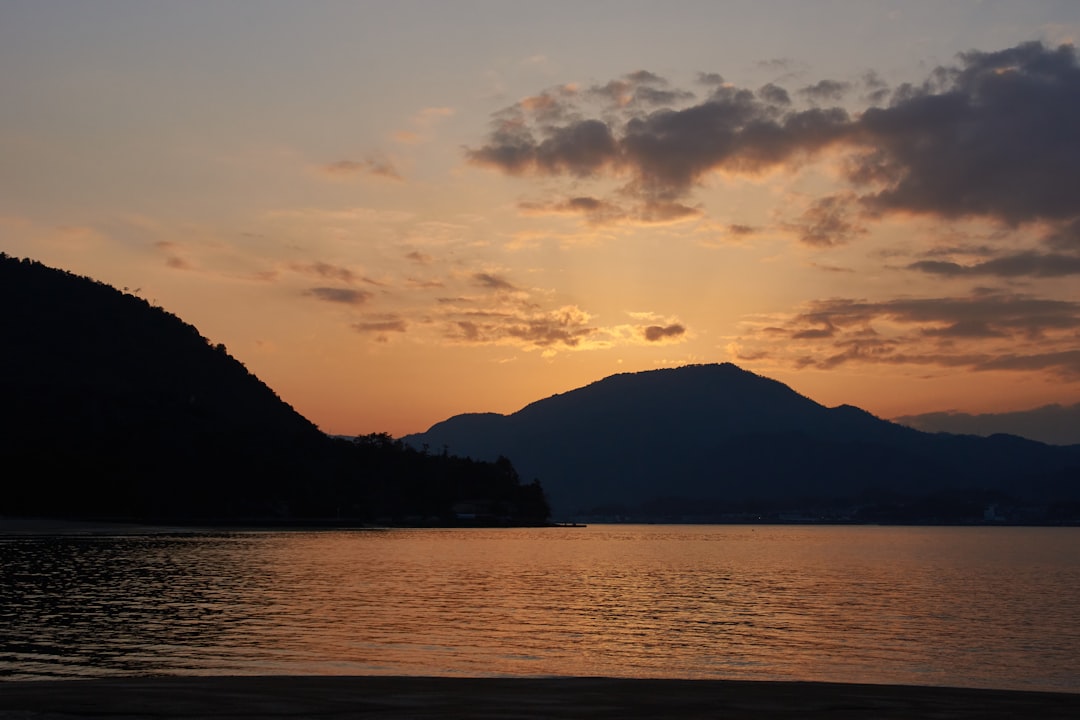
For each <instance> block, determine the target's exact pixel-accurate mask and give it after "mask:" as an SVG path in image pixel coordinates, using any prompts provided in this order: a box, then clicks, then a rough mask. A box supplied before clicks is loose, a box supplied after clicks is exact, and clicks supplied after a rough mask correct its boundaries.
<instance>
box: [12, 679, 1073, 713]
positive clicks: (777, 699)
mask: <svg viewBox="0 0 1080 720" xmlns="http://www.w3.org/2000/svg"><path fill="white" fill-rule="evenodd" d="M147 717H153V718H160V719H164V720H180V719H181V718H192V719H194V718H207V717H213V718H215V719H216V720H230V719H233V718H236V719H240V718H245V719H250V718H310V717H319V718H352V717H364V718H419V719H423V718H517V719H518V720H529V719H532V718H755V719H758V720H760V719H761V718H807V719H811V720H812V719H814V718H822V719H824V718H829V719H830V720H832V719H837V718H878V719H888V718H904V719H905V720H910V719H911V718H937V719H942V720H944V719H951V718H1041V719H1043V720H1045V719H1047V718H1077V717H1080V694H1060V693H1029V692H1015V691H1001V690H969V689H955V688H919V687H897V686H882V685H844V684H825V683H774V682H734V681H701V680H634V679H612V678H542V679H532V678H413V677H410V678H405V677H158V678H125V679H116V680H71V681H29V682H7V683H0V718H3V719H5V720H8V719H11V720H14V719H15V718H19V719H20V720H59V719H60V718H65V719H69V720H74V719H76V718H94V719H95V720H106V719H108V718H117V719H119V718H125V719H128V720H130V719H131V718H147Z"/></svg>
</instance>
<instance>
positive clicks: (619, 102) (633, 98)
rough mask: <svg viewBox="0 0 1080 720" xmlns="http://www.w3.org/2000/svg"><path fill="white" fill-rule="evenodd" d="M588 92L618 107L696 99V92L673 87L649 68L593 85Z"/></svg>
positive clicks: (669, 103) (663, 103)
mask: <svg viewBox="0 0 1080 720" xmlns="http://www.w3.org/2000/svg"><path fill="white" fill-rule="evenodd" d="M588 94H589V95H591V96H593V97H598V98H601V99H602V100H604V101H606V102H607V103H609V104H610V105H612V106H614V107H618V108H626V107H653V106H662V105H672V104H675V103H680V102H684V101H687V100H693V99H694V93H692V92H690V91H688V90H679V89H677V88H672V87H671V86H670V84H669V83H668V81H667V80H665V79H664V78H662V77H660V76H659V75H656V74H654V73H651V72H649V71H647V70H638V71H637V72H633V73H630V74H629V75H625V76H623V77H622V78H620V79H618V80H612V81H610V82H608V83H607V84H605V85H596V86H593V87H591V88H589V90H588Z"/></svg>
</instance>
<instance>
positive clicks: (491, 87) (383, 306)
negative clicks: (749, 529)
mask: <svg viewBox="0 0 1080 720" xmlns="http://www.w3.org/2000/svg"><path fill="white" fill-rule="evenodd" d="M1078 36H1080V3H1077V2H1074V1H1073V0H1063V1H1061V2H1047V1H1040V0H1024V1H1023V2H1020V1H1016V2H991V1H983V2H976V1H970V0H953V1H951V2H947V3H942V2H919V1H918V0H904V1H903V2H886V1H884V0H882V1H878V2H874V1H867V0H861V1H858V2H842V1H839V0H835V1H832V2H830V1H828V0H821V1H817V2H804V1H801V0H796V1H792V2H779V1H768V0H754V1H753V2H739V1H732V2H713V1H708V2H687V1H679V0H667V1H665V2H635V1H632V0H620V1H618V2H604V1H602V0H596V1H590V2H561V1H558V0H556V1H550V0H549V1H548V2H544V3H527V2H516V1H514V2H512V1H509V0H507V1H504V2H479V1H475V0H455V1H454V2H436V1H434V0H432V1H430V2H410V1H407V0H406V1H397V2H333V1H331V0H319V1H316V2H293V1H292V0H289V1H287V2H275V1H274V0H252V1H246V0H228V1H226V2H221V1H218V0H214V1H204V0H185V1H184V2H158V1H156V0H128V1H113V0H88V1H85V2H83V1H76V0H69V1H67V2H59V1H55V0H0V67H3V68H4V70H3V72H2V73H0V97H2V98H3V102H2V104H0V251H3V252H6V253H7V254H9V255H14V256H16V257H30V258H33V259H35V260H39V261H41V262H43V263H45V264H47V265H52V266H55V267H61V268H64V269H66V270H70V271H72V272H75V273H78V274H81V275H88V276H91V277H93V278H95V279H98V280H101V281H104V282H107V283H109V284H111V285H114V286H116V287H118V288H122V289H126V290H127V291H128V292H132V293H134V294H136V295H138V296H140V297H142V298H144V299H146V300H148V301H150V302H152V303H153V304H155V305H159V306H161V307H163V308H165V309H166V310H168V311H170V312H173V313H175V314H177V315H178V316H180V317H181V318H183V319H184V320H185V321H187V322H189V323H191V324H193V325H195V326H196V327H197V328H198V329H199V331H200V332H201V333H202V334H203V335H204V336H206V337H207V338H209V339H210V340H211V341H212V342H214V343H224V344H225V345H226V346H227V348H228V350H229V352H230V353H231V354H232V355H233V356H234V357H236V358H237V359H239V360H240V361H241V362H243V363H244V364H245V365H246V366H247V368H248V369H249V370H251V371H252V372H253V373H255V374H256V375H257V376H259V377H260V378H261V379H262V380H263V381H264V382H266V383H267V384H268V385H269V386H270V387H271V388H273V389H274V390H275V391H276V392H277V393H278V395H279V396H281V398H282V399H283V400H285V401H286V402H288V403H289V404H291V405H292V406H293V407H294V408H296V409H297V410H298V411H299V412H301V413H302V414H304V415H305V416H306V417H308V418H309V419H311V420H312V421H313V422H315V423H316V424H317V425H319V427H320V428H322V429H323V430H324V431H327V432H330V433H335V434H348V435H354V434H365V433H370V432H389V433H391V434H393V435H403V434H406V433H411V432H420V431H423V430H425V429H427V428H428V427H429V426H431V425H432V424H434V423H436V422H438V421H441V420H444V419H446V418H448V417H450V416H452V415H455V414H458V413H463V412H502V413H508V412H513V411H515V410H517V409H519V408H521V407H523V406H524V405H526V404H528V403H530V402H532V401H535V400H538V399H541V398H543V397H547V396H549V395H552V394H555V393H559V392H565V391H568V390H571V389H574V388H576V387H581V386H583V385H586V384H588V383H590V382H593V381H595V380H599V379H601V378H603V377H606V376H608V375H612V374H614V373H620V372H635V371H642V370H650V369H654V368H662V367H675V366H681V365H685V364H691V363H712V362H733V363H735V364H737V365H739V366H740V367H743V368H745V369H747V370H751V371H753V372H756V373H759V374H762V375H766V376H768V377H772V378H775V379H777V380H780V381H782V382H784V383H787V384H788V385H790V386H792V387H793V388H794V389H796V390H797V391H799V392H800V393H802V394H804V395H806V396H808V397H810V398H812V399H814V400H816V401H818V402H820V403H822V404H825V405H829V406H833V405H839V404H843V403H847V404H852V405H857V406H859V407H862V408H864V409H866V410H868V411H870V412H872V413H874V414H875V415H878V416H879V417H885V418H891V417H897V416H908V415H917V414H921V413H941V412H949V411H953V412H961V413H969V414H982V413H1005V412H1013V411H1019V410H1026V409H1030V408H1035V407H1039V406H1043V405H1047V404H1050V403H1059V404H1063V405H1067V404H1073V403H1077V402H1080V282H1078V280H1080V60H1078V56H1077V52H1076V49H1075V48H1074V47H1073V44H1074V43H1076V42H1077V39H1078Z"/></svg>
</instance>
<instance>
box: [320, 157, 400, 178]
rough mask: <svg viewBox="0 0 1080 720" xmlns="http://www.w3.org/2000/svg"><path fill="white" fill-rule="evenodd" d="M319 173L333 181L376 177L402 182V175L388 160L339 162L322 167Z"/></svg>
mask: <svg viewBox="0 0 1080 720" xmlns="http://www.w3.org/2000/svg"><path fill="white" fill-rule="evenodd" d="M319 171H320V172H321V173H322V174H323V175H324V176H325V177H328V178H331V179H347V178H352V177H355V176H357V175H374V176H376V177H381V178H387V179H390V180H401V179H402V178H401V174H400V173H399V172H398V171H397V169H396V168H395V167H394V166H393V164H392V163H391V162H390V161H388V160H376V159H372V158H369V159H366V160H338V161H337V162H332V163H327V164H326V165H321V166H320V167H319Z"/></svg>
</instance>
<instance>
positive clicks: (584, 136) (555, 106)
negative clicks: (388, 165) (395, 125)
mask: <svg viewBox="0 0 1080 720" xmlns="http://www.w3.org/2000/svg"><path fill="white" fill-rule="evenodd" d="M627 77H630V76H627ZM633 77H636V78H638V80H636V81H635V82H630V81H628V80H627V79H626V78H624V79H622V80H620V81H616V82H614V83H608V84H607V85H603V86H597V87H594V88H592V89H591V90H590V92H589V93H586V95H587V96H589V97H598V98H600V99H602V100H604V101H605V103H606V107H607V108H608V110H609V111H610V109H611V107H617V108H623V109H625V110H626V112H624V113H622V114H616V115H614V116H611V117H607V116H606V115H604V113H601V116H598V117H588V116H585V115H584V114H583V110H582V109H581V108H580V107H578V105H577V104H575V103H577V101H578V100H579V98H578V96H577V95H568V94H565V93H561V94H558V95H557V96H556V95H551V94H547V95H543V96H540V97H541V98H543V99H544V102H539V100H538V99H537V98H530V99H528V100H527V101H522V102H519V103H517V104H516V105H515V106H512V107H510V108H506V109H504V110H502V111H500V112H499V113H497V114H496V116H495V123H494V128H493V130H492V132H491V133H490V134H489V136H488V138H487V142H486V143H485V144H484V145H482V146H481V147H479V148H474V149H468V150H467V151H466V155H467V157H468V159H469V160H470V161H471V162H473V163H475V164H478V165H484V166H488V167H492V168H495V169H497V170H501V171H503V172H506V173H508V174H511V175H525V174H536V175H546V176H558V175H567V176H571V177H578V178H589V177H594V176H597V175H601V174H615V175H625V176H627V177H628V184H627V188H626V189H627V191H628V192H629V193H630V194H631V195H633V196H636V197H638V198H640V199H642V200H644V201H646V202H647V203H652V204H656V203H660V202H672V201H675V200H677V199H680V198H682V197H684V196H685V195H686V194H687V193H688V192H689V191H690V189H691V188H692V187H693V186H694V185H695V184H696V183H697V182H698V181H699V180H700V179H701V178H702V177H703V176H704V175H705V174H706V173H708V172H710V171H712V170H715V169H719V168H726V169H731V170H733V171H737V172H749V173H754V172H758V171H760V170H763V169H767V168H770V167H773V166H776V165H778V164H780V163H782V162H784V161H787V160H789V159H792V158H793V157H794V156H796V155H798V154H800V153H806V152H812V151H814V150H817V149H820V148H822V147H824V146H826V145H829V144H830V143H832V142H834V141H836V140H838V139H840V138H841V136H842V131H843V130H844V129H845V128H846V127H847V125H848V124H849V122H850V118H849V117H848V115H847V113H846V111H844V110H842V109H838V108H833V109H828V110H823V109H820V108H811V109H807V110H802V111H789V110H785V109H783V108H782V107H780V106H779V105H778V104H776V103H781V104H782V102H781V100H782V98H781V96H780V94H779V93H778V92H777V90H778V89H777V90H772V91H770V92H767V93H766V95H767V96H768V97H770V98H772V99H773V101H767V100H763V99H761V98H759V97H758V96H757V95H755V94H754V93H753V92H751V91H749V90H739V89H737V88H733V87H730V86H727V85H720V86H717V87H716V88H715V89H714V90H713V92H712V94H711V95H710V96H709V97H708V99H707V100H705V101H704V102H700V103H698V104H696V105H691V106H689V107H682V108H678V107H667V105H672V104H676V103H677V102H678V101H685V100H688V99H689V98H690V97H691V95H690V94H689V93H676V92H673V91H670V90H665V91H663V92H665V93H668V94H666V95H659V94H656V93H651V94H648V95H647V98H646V99H642V98H643V95H642V89H643V88H651V89H652V90H658V88H659V87H667V85H666V81H663V80H662V79H661V78H658V77H657V76H655V75H653V74H651V73H638V74H635V76H633ZM631 92H632V93H633V94H627V93H631ZM658 104H659V105H662V106H661V107H659V108H658V109H655V110H648V111H643V110H642V109H641V108H640V107H637V108H636V109H635V108H630V107H629V106H631V105H635V106H642V105H650V106H652V105H658ZM556 110H557V111H556Z"/></svg>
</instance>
